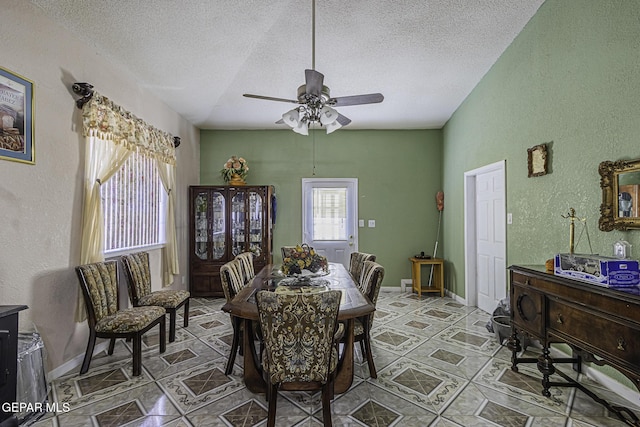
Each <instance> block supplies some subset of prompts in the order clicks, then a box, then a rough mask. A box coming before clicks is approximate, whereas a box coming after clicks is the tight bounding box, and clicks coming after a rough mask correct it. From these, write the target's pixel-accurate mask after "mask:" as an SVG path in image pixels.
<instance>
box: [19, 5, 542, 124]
mask: <svg viewBox="0 0 640 427" xmlns="http://www.w3.org/2000/svg"><path fill="white" fill-rule="evenodd" d="M543 1H544V0H412V1H410V0H349V1H345V0H317V1H316V55H315V56H316V64H315V65H316V67H315V68H316V70H318V71H320V72H321V73H323V74H324V75H325V80H324V82H325V85H327V86H329V88H330V89H331V95H332V96H348V95H357V94H361V93H371V92H381V93H382V94H384V96H385V100H384V102H382V103H381V104H372V105H360V106H347V107H342V108H340V109H339V111H340V113H342V114H343V115H345V116H347V117H349V118H350V119H352V120H353V122H352V123H351V124H350V125H349V126H348V128H351V129H429V128H440V127H442V126H443V125H444V124H445V123H446V121H447V120H448V119H449V118H450V117H451V114H452V113H453V112H454V111H455V110H456V108H457V107H458V106H459V105H460V104H461V103H462V101H463V100H464V98H465V97H466V96H467V95H468V94H469V93H470V92H471V90H472V89H473V88H474V86H475V85H476V84H477V83H478V82H479V81H480V79H481V78H482V77H483V76H484V74H485V73H486V72H487V71H488V70H489V69H490V68H491V66H492V65H493V64H494V62H495V61H496V60H497V59H498V58H499V56H500V55H501V54H502V52H504V50H505V49H506V48H507V46H508V45H509V44H510V43H511V42H512V41H513V39H514V38H515V37H516V36H517V34H518V33H519V32H520V31H521V30H522V28H523V27H524V25H525V24H526V23H527V22H528V21H529V19H531V17H532V16H533V15H534V14H535V12H536V11H537V10H538V8H539V7H540V5H541V4H542V3H543ZM31 2H32V3H34V4H35V5H37V6H39V7H40V8H41V9H42V10H43V11H44V13H45V14H46V15H48V16H50V17H51V19H53V20H54V21H57V22H58V23H59V24H60V25H62V26H63V27H65V28H67V29H69V30H70V31H72V32H73V33H75V34H76V35H77V36H78V37H80V38H82V39H84V40H86V42H87V43H88V44H89V45H90V46H94V47H95V49H96V51H97V52H99V53H100V54H101V55H104V56H105V57H106V58H108V59H109V60H111V61H112V62H115V63H118V64H120V65H121V66H122V67H125V68H126V69H128V70H130V71H131V73H133V75H134V76H135V77H136V78H137V80H138V81H139V83H140V84H141V85H142V86H144V87H146V88H147V89H148V90H149V91H151V92H152V93H154V94H155V95H156V96H158V97H159V98H160V99H162V100H163V101H164V102H166V103H167V104H168V105H169V106H171V107H172V108H173V109H174V110H175V111H177V112H178V113H180V114H181V115H182V116H184V117H185V118H186V119H188V120H189V121H191V122H192V123H193V124H195V125H196V126H198V127H200V128H203V129H278V128H286V126H285V125H276V124H274V122H275V121H276V120H279V119H280V117H281V115H282V113H284V112H285V111H287V110H289V109H291V108H292V105H291V104H287V103H280V102H274V101H264V100H257V99H249V98H245V97H243V96H242V94H243V93H253V94H259V95H267V96H273V97H279V98H288V99H295V98H296V90H297V88H298V86H299V85H301V84H303V83H304V70H305V69H306V68H311V67H312V49H311V45H312V42H311V39H312V37H311V34H312V31H311V22H312V19H311V15H312V14H311V9H312V7H311V4H312V3H311V0H278V1H276V0H273V1H269V0H146V1H143V0H128V1H122V0H31ZM85 77H86V80H87V81H88V82H89V83H94V84H96V82H92V81H91V79H90V77H89V76H85ZM96 89H97V90H98V91H100V92H101V93H104V94H105V95H107V96H108V95H109V94H108V88H100V87H98V86H97V85H96Z"/></svg>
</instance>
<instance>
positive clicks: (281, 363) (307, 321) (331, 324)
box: [256, 288, 342, 384]
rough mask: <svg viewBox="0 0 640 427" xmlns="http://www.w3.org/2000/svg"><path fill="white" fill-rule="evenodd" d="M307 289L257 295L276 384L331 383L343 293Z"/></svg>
mask: <svg viewBox="0 0 640 427" xmlns="http://www.w3.org/2000/svg"><path fill="white" fill-rule="evenodd" d="M305 289H309V288H299V289H296V290H290V291H286V292H269V291H260V292H258V293H257V294H256V301H257V305H258V314H259V320H260V328H261V330H262V334H263V337H264V346H265V357H264V361H263V363H266V366H267V369H266V370H267V372H268V375H269V379H270V381H271V383H272V384H280V383H290V382H319V383H323V384H324V383H326V382H327V381H328V380H329V375H330V374H331V372H330V366H331V357H333V356H332V355H333V353H334V348H335V347H334V333H335V331H336V327H337V325H338V309H339V308H340V298H341V296H342V292H341V291H339V290H329V291H320V292H304V290H305ZM334 366H335V363H334Z"/></svg>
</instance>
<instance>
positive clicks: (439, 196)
mask: <svg viewBox="0 0 640 427" xmlns="http://www.w3.org/2000/svg"><path fill="white" fill-rule="evenodd" d="M436 207H437V208H438V231H437V232H436V244H435V247H434V248H433V258H434V259H435V258H436V254H437V253H438V239H439V238H440V224H441V223H442V211H443V210H444V193H443V192H442V191H438V192H437V193H436ZM433 268H434V266H433V265H432V266H431V270H430V271H429V287H431V283H432V281H433Z"/></svg>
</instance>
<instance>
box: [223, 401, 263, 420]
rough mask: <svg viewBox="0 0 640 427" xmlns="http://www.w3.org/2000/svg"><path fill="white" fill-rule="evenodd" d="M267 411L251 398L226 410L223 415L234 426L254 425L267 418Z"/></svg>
mask: <svg viewBox="0 0 640 427" xmlns="http://www.w3.org/2000/svg"><path fill="white" fill-rule="evenodd" d="M267 415H268V413H267V411H266V410H265V409H264V408H263V407H262V406H260V405H258V404H257V403H256V402H255V401H253V400H251V401H249V402H246V403H245V404H243V405H241V406H238V407H237V408H234V409H232V410H231V411H229V412H225V413H224V414H223V415H222V416H223V417H224V419H225V420H227V421H228V422H229V424H231V425H232V426H234V427H236V426H237V427H244V426H254V425H257V424H259V423H261V422H262V421H264V420H266V419H267Z"/></svg>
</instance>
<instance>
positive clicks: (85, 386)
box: [77, 369, 128, 395]
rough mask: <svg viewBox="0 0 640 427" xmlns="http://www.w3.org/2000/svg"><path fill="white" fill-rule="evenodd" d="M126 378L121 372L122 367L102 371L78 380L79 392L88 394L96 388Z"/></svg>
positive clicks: (114, 383)
mask: <svg viewBox="0 0 640 427" xmlns="http://www.w3.org/2000/svg"><path fill="white" fill-rule="evenodd" d="M127 380H128V378H127V376H126V375H125V374H124V372H122V369H114V370H110V371H107V372H102V373H100V374H98V375H94V376H91V377H87V378H83V379H80V380H78V382H77V384H78V388H80V391H81V393H82V394H83V395H84V394H90V393H93V392H95V391H98V390H102V389H105V388H108V387H112V386H114V385H118V384H122V383H124V382H125V381H127Z"/></svg>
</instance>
